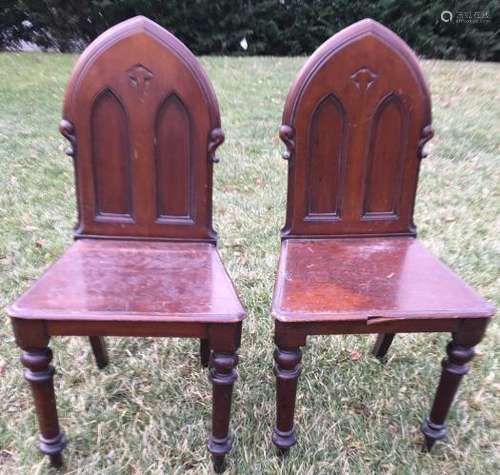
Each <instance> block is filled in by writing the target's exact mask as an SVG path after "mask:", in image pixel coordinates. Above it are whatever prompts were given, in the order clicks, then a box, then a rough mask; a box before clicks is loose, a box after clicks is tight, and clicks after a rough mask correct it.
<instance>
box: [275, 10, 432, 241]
mask: <svg viewBox="0 0 500 475" xmlns="http://www.w3.org/2000/svg"><path fill="white" fill-rule="evenodd" d="M282 124H283V125H282V126H281V128H280V137H281V139H282V140H283V142H284V143H285V145H286V147H287V151H286V152H285V154H284V158H286V159H288V161H289V172H288V199H287V201H288V203H287V219H286V225H285V227H284V228H283V231H282V236H283V238H288V237H315V236H319V237H321V236H326V237H328V236H332V237H334V236H358V235H360V236H363V235H376V236H384V235H392V234H394V235H415V226H414V224H413V206H414V200H415V193H416V187H417V179H418V171H419V164H420V159H421V158H422V156H423V152H422V149H423V146H424V144H425V142H427V141H428V140H429V139H430V138H431V137H432V129H431V126H430V124H431V103H430V96H429V92H428V89H427V86H426V83H425V80H424V78H423V74H422V71H421V69H420V67H419V65H418V62H417V59H416V57H415V55H414V54H413V52H412V51H411V50H410V48H409V47H408V46H407V45H406V44H405V43H404V42H403V41H402V40H401V39H400V38H399V37H398V36H397V35H395V34H394V33H392V32H391V31H390V30H388V29H387V28H385V27H384V26H382V25H380V24H379V23H377V22H375V21H373V20H363V21H360V22H358V23H356V24H354V25H352V26H350V27H348V28H346V29H344V30H343V31H341V32H340V33H338V34H337V35H335V36H333V37H332V38H330V39H329V40H328V41H326V42H325V43H324V44H323V45H322V46H321V47H320V48H319V49H318V50H317V51H316V52H315V53H314V54H313V55H312V56H311V58H310V59H309V60H308V61H307V62H306V63H305V65H304V67H303V68H302V69H301V71H300V72H299V73H298V76H297V78H296V80H295V82H294V83H293V85H292V87H291V89H290V92H289V94H288V97H287V101H286V105H285V110H284V113H283V121H282Z"/></svg>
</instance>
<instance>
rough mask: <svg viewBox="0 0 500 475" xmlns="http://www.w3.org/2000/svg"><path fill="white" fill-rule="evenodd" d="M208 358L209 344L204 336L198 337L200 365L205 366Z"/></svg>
mask: <svg viewBox="0 0 500 475" xmlns="http://www.w3.org/2000/svg"><path fill="white" fill-rule="evenodd" d="M209 359H210V345H209V344H208V340H207V339H206V338H200V360H201V366H203V367H204V368H206V367H207V366H208V360H209Z"/></svg>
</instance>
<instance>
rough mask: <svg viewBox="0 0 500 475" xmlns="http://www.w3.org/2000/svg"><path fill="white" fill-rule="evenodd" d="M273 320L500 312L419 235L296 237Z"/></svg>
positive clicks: (283, 265) (284, 258)
mask: <svg viewBox="0 0 500 475" xmlns="http://www.w3.org/2000/svg"><path fill="white" fill-rule="evenodd" d="M272 313H273V316H274V317H275V318H276V319H277V320H280V321H284V322H293V321H297V322H304V321H319V320H327V321H328V320H330V321H336V320H339V321H340V320H367V321H368V324H369V323H370V321H371V320H372V319H378V320H377V321H380V319H381V318H419V317H424V318H453V317H457V318H460V317H490V316H492V315H493V314H494V308H493V306H491V305H489V304H488V303H486V302H485V301H484V300H483V299H482V298H481V297H480V296H479V295H477V294H476V293H475V292H474V290H472V289H471V288H470V287H469V286H468V285H467V284H466V283H465V282H463V281H462V280H461V279H460V278H459V277H458V276H456V275H455V274H454V273H453V272H452V271H451V270H450V269H449V268H448V267H446V266H445V265H444V264H443V263H442V262H441V261H440V260H439V259H437V258H436V257H434V256H433V255H432V254H431V253H430V252H429V251H427V249H425V247H423V246H422V244H421V243H420V242H419V241H418V240H417V239H414V238H412V237H387V238H350V239H349V238H346V239H290V240H285V241H284V242H283V245H282V251H281V258H280V266H279V271H278V280H277V283H276V289H275V292H274V301H273V311H272Z"/></svg>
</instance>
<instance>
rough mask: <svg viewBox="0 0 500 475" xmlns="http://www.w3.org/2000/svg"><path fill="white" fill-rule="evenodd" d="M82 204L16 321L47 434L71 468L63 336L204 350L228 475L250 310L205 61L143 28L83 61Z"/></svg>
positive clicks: (71, 128)
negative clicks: (221, 241)
mask: <svg viewBox="0 0 500 475" xmlns="http://www.w3.org/2000/svg"><path fill="white" fill-rule="evenodd" d="M60 130H61V132H62V134H63V135H64V136H65V137H66V138H67V139H69V141H70V143H71V147H70V149H69V150H68V151H67V153H68V155H71V156H73V158H74V165H75V176H76V189H77V199H78V225H77V227H76V229H75V239H76V241H75V243H74V244H73V245H72V246H71V247H70V248H69V249H68V250H67V251H66V252H65V253H64V255H63V256H62V257H61V258H60V259H59V260H58V261H57V262H56V263H55V264H54V265H53V266H52V267H50V268H49V269H48V271H47V272H46V273H45V274H44V275H43V276H42V277H41V278H40V279H38V281H37V282H36V283H35V284H34V285H33V286H32V287H31V288H30V289H29V290H28V291H27V292H26V293H25V294H24V295H22V296H21V297H20V298H19V299H18V300H17V301H16V302H14V303H13V304H12V305H11V306H10V308H9V309H8V313H9V315H10V316H11V317H12V323H13V327H14V333H15V336H16V341H17V344H18V345H19V346H20V347H21V348H22V350H23V353H22V357H21V361H22V363H23V365H24V366H25V367H26V369H25V372H24V375H25V378H26V379H27V380H28V381H29V382H30V384H31V388H32V391H33V395H34V400H35V407H36V411H37V415H38V422H39V426H40V432H41V436H40V450H41V451H42V452H43V453H44V454H47V455H49V457H50V460H51V462H52V464H53V465H55V466H59V465H61V464H62V457H61V451H62V450H63V448H64V446H65V444H66V442H65V439H64V435H63V434H62V432H61V431H60V429H59V423H58V418H57V412H56V403H55V395H54V388H53V382H52V379H53V374H54V369H53V367H52V366H51V365H50V362H51V359H52V352H51V350H50V349H49V348H48V342H49V339H50V337H52V336H58V335H83V336H85V335H86V336H90V342H91V345H92V349H93V352H94V355H95V358H96V360H97V365H98V366H99V367H100V368H103V367H104V366H106V364H107V363H108V357H107V353H106V348H105V344H104V340H103V337H104V336H161V337H167V336H171V337H189V338H199V339H200V343H201V346H200V348H201V351H200V353H201V362H202V365H204V366H207V365H209V366H210V379H211V381H212V384H213V421H212V433H211V434H210V437H209V442H208V449H209V451H210V452H211V453H212V454H213V458H214V466H215V469H216V470H219V471H220V470H222V468H223V464H224V455H225V454H226V453H227V452H228V451H229V450H230V449H231V445H232V438H231V436H230V434H229V431H228V426H229V417H230V406H231V394H232V388H233V383H234V381H235V379H236V377H237V373H236V370H235V367H236V363H237V356H236V350H237V348H238V347H239V345H240V334H241V321H242V319H243V318H244V311H243V308H242V306H241V304H240V302H239V300H238V297H237V295H236V293H235V290H234V288H233V285H232V283H231V280H230V278H229V276H228V275H227V273H226V271H225V269H224V266H223V264H222V262H221V259H220V257H219V255H218V253H217V250H216V246H215V244H216V233H215V232H214V230H213V229H212V167H213V162H215V161H216V158H215V150H216V148H217V147H218V146H219V145H220V144H221V143H222V142H223V140H224V134H223V132H222V130H221V129H220V117H219V108H218V105H217V100H216V97H215V94H214V91H213V89H212V86H211V84H210V82H209V80H208V78H207V76H206V75H205V73H204V71H203V69H202V68H201V66H200V64H199V63H198V61H197V60H196V58H195V57H194V56H193V54H192V53H191V52H190V51H189V50H188V49H187V48H186V47H185V46H184V45H183V44H182V43H181V42H180V41H179V40H178V39H176V38H175V37H174V36H173V35H171V34H170V33H169V32H167V31H166V30H164V29H163V28H161V27H160V26H158V25H156V24H155V23H153V22H152V21H150V20H148V19H146V18H144V17H136V18H133V19H131V20H128V21H125V22H123V23H121V24H119V25H117V26H115V27H113V28H111V29H110V30H108V31H107V32H105V33H104V34H102V35H101V36H100V37H99V38H98V39H97V40H96V41H94V42H93V43H92V44H91V45H90V46H89V47H88V48H87V49H86V50H85V52H84V53H83V54H82V56H81V57H80V59H79V61H78V63H77V64H76V66H75V68H74V70H73V73H72V76H71V79H70V81H69V84H68V87H67V90H66V96H65V100H64V119H63V120H62V122H61V124H60Z"/></svg>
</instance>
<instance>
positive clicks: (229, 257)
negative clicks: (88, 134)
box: [0, 53, 500, 475]
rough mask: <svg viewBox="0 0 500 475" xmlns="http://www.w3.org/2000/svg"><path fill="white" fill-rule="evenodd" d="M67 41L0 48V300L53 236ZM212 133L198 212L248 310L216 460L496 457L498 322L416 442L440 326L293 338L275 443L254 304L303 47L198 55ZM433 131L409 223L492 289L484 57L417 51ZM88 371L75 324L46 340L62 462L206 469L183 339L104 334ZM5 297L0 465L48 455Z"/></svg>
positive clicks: (65, 172)
mask: <svg viewBox="0 0 500 475" xmlns="http://www.w3.org/2000/svg"><path fill="white" fill-rule="evenodd" d="M74 61H75V57H74V56H70V55H60V54H41V53H23V54H14V53H5V54H1V55H0V104H1V105H0V165H1V166H0V308H3V307H4V306H5V305H6V304H7V303H8V302H9V301H10V300H11V299H12V298H13V297H14V296H15V295H17V294H18V293H20V292H21V291H22V290H23V289H25V288H26V286H27V285H28V283H29V281H30V280H32V279H34V278H36V277H37V276H38V275H40V273H41V272H42V271H43V269H44V268H45V267H46V266H47V265H48V264H49V263H50V262H52V261H53V260H54V259H56V258H57V256H59V255H60V254H61V253H62V252H63V250H64V248H65V247H66V246H67V245H68V244H69V243H70V242H71V230H72V226H73V223H74V221H75V199H74V189H73V175H72V165H71V162H70V159H69V158H68V157H66V156H65V155H64V153H63V149H64V147H65V146H66V144H65V142H64V140H63V138H62V137H61V136H60V135H59V133H58V131H57V125H58V122H59V119H60V110H61V103H62V97H63V91H64V88H65V83H66V80H67V78H68V75H69V72H70V69H71V67H72V64H73V63H74ZM202 62H203V64H204V66H205V67H206V69H207V72H208V74H209V76H210V78H211V80H212V81H213V83H214V86H215V90H216V93H217V96H218V98H219V101H220V106H221V113H222V122H223V127H224V129H225V132H226V143H225V144H224V145H223V146H222V147H221V149H220V153H219V155H220V157H221V162H220V163H219V164H217V165H216V167H215V178H214V187H215V191H214V223H215V226H216V229H217V230H218V232H219V236H220V241H219V245H220V249H221V252H222V255H223V257H224V258H225V262H226V263H227V267H228V270H229V273H230V274H231V276H232V277H233V279H234V280H235V283H236V286H237V288H238V290H239V292H240V295H241V298H242V301H243V303H244V305H245V306H246V309H247V312H248V318H247V320H246V321H245V323H244V326H243V339H242V347H241V351H240V355H241V359H240V365H239V372H240V379H239V380H238V382H237V384H236V387H235V398H234V404H233V417H232V427H233V430H234V432H235V435H236V442H235V446H234V449H233V451H232V453H231V455H230V456H229V457H228V460H229V471H228V473H231V472H232V473H244V474H260V473H266V474H267V473H273V474H274V473H283V474H285V473H300V474H321V473H324V474H332V473H342V474H370V473H377V474H378V473H387V474H413V473H425V474H439V475H442V474H451V473H463V474H466V473H467V474H496V473H500V457H499V454H498V452H499V447H498V445H499V441H500V423H499V413H500V397H499V394H498V391H499V389H500V384H499V383H498V382H495V371H496V370H497V368H498V359H499V356H500V355H499V352H498V348H499V345H498V337H499V335H500V332H499V327H498V324H497V323H496V322H493V323H492V324H491V325H490V327H489V330H488V333H487V336H486V338H485V339H484V341H483V342H482V343H481V344H480V345H479V347H478V355H477V357H476V358H475V360H474V361H473V363H472V364H471V372H470V374H469V375H468V376H467V377H466V378H465V379H464V382H463V384H462V386H461V389H460V391H459V394H458V399H457V403H456V404H455V405H454V407H453V409H452V411H451V413H450V416H449V425H450V430H449V435H448V438H447V439H445V441H443V442H439V443H437V444H436V447H435V450H434V452H433V453H432V455H429V454H424V453H422V452H421V450H420V447H421V440H422V437H421V435H420V431H419V425H420V421H421V419H422V417H423V416H424V415H426V414H427V412H428V411H429V408H430V404H431V399H432V397H433V393H434V390H435V387H436V384H437V379H438V376H439V371H440V360H441V358H442V356H443V355H444V348H445V345H446V342H447V340H448V339H449V336H448V335H445V334H420V335H416V334H409V335H401V336H398V337H397V338H396V340H395V343H394V345H393V347H392V348H391V350H390V355H389V358H388V361H387V362H386V364H384V365H382V364H381V363H380V362H378V361H377V360H375V359H374V358H373V357H371V356H370V354H369V350H370V346H371V344H372V343H373V341H374V337H373V336H348V337H344V336H342V337H321V338H320V337H318V338H310V339H309V340H308V345H307V347H306V348H305V351H304V360H303V363H304V371H303V375H302V376H301V379H300V381H299V395H298V401H297V413H296V420H297V425H298V431H299V433H298V435H299V443H298V445H297V446H296V447H295V448H294V449H293V450H291V452H290V454H289V456H288V457H287V458H285V459H284V460H281V459H280V458H278V457H277V456H276V453H275V451H274V448H273V446H272V444H271V428H272V425H273V422H274V416H275V408H274V376H273V373H272V351H273V343H272V331H273V324H272V319H271V317H270V316H269V307H270V300H271V293H272V287H273V281H274V273H275V269H276V264H277V257H278V251H279V229H280V227H281V225H282V224H283V222H284V209H285V196H286V163H285V162H284V161H283V160H282V159H281V158H280V153H281V151H282V150H283V146H282V144H280V142H279V141H278V138H277V129H278V126H279V124H280V117H281V111H282V108H283V105H284V100H285V96H286V93H287V91H288V87H289V85H290V83H291V81H292V79H293V77H294V75H295V74H296V72H297V70H298V68H299V67H300V65H301V64H302V63H303V62H304V58H224V57H221V58H203V59H202ZM423 67H424V70H425V72H426V74H427V77H428V79H429V82H430V87H431V91H432V97H433V107H434V127H435V129H436V137H435V138H434V139H433V141H432V142H431V143H430V144H429V145H428V150H429V152H430V154H429V157H428V158H426V159H425V160H424V162H423V165H422V171H421V180H420V185H419V193H418V199H417V206H416V223H417V226H418V231H419V235H420V237H421V238H422V240H423V241H424V243H425V244H426V245H427V246H428V247H429V248H430V249H431V250H432V251H433V252H435V253H436V254H437V255H438V256H440V257H441V258H442V259H443V260H444V261H445V262H446V263H447V264H449V265H450V266H451V267H452V268H453V269H454V270H455V271H456V272H457V273H458V274H460V275H461V276H462V277H463V278H464V279H465V280H466V281H467V282H468V283H470V284H472V285H473V286H475V287H476V288H477V289H478V290H479V291H480V293H481V294H482V295H484V296H485V297H486V298H488V299H489V300H490V301H492V302H496V303H497V304H498V303H500V291H499V286H498V279H497V277H498V269H499V259H498V257H499V256H498V235H499V231H500V226H499V223H498V216H497V215H498V210H499V204H500V203H499V201H500V200H499V194H500V193H499V188H498V185H499V183H500V172H499V171H500V167H499V163H498V154H499V149H500V141H499V140H500V100H499V99H500V98H499V88H498V84H499V83H500V65H496V64H488V63H483V64H480V63H471V62H444V61H424V62H423ZM108 342H109V345H110V353H111V359H112V363H111V365H110V366H109V367H108V368H106V369H105V370H104V371H102V372H100V371H98V370H97V368H96V366H95V365H94V362H93V359H92V355H91V352H90V347H89V345H88V344H87V341H86V340H85V339H83V338H76V337H74V338H57V339H54V340H53V341H52V343H51V346H52V348H53V350H54V355H55V356H54V362H55V365H56V367H57V371H58V373H57V376H56V382H55V384H56V389H57V396H58V406H59V413H60V419H61V424H62V426H63V428H64V430H65V432H66V433H67V435H68V437H69V441H70V443H69V446H68V448H67V450H66V452H65V455H66V468H65V472H66V473H79V474H96V473H103V474H118V473H127V474H142V473H151V474H160V473H184V472H188V473H210V471H211V463H210V458H209V455H208V452H207V450H206V447H205V439H206V434H207V430H208V428H209V423H210V411H211V402H210V401H211V389H210V386H209V383H208V380H207V375H206V372H205V371H204V370H202V369H201V367H200V365H199V360H198V355H197V349H198V342H197V341H194V340H177V339H163V340H162V339H153V338H136V339H124V338H109V339H108ZM18 354H19V352H18V349H17V348H16V346H15V343H14V339H13V337H12V333H11V329H10V325H9V322H8V319H7V318H6V316H5V313H3V314H2V318H1V319H0V378H1V379H0V473H2V474H14V473H16V474H17V473H26V474H32V473H48V472H49V469H48V468H47V467H48V465H47V461H46V460H44V459H43V458H42V457H41V456H40V454H39V453H38V451H37V449H36V447H35V446H36V421H35V417H34V412H33V409H32V403H31V396H30V393H29V390H28V387H27V384H26V383H25V382H24V380H23V378H22V374H21V365H20V363H19V361H18Z"/></svg>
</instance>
